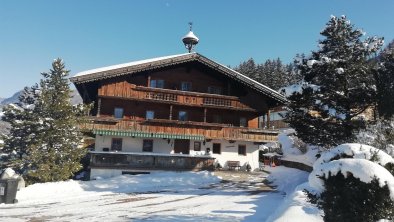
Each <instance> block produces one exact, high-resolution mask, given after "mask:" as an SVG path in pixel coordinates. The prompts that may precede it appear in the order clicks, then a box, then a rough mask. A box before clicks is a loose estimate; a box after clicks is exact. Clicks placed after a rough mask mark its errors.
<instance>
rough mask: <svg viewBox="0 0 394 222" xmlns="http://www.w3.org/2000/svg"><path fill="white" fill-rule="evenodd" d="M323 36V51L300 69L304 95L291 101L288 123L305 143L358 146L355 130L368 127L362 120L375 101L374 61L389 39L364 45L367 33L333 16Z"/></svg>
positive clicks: (375, 40)
mask: <svg viewBox="0 0 394 222" xmlns="http://www.w3.org/2000/svg"><path fill="white" fill-rule="evenodd" d="M321 35H322V36H323V37H324V39H323V40H320V41H319V47H320V49H319V50H318V51H314V52H312V55H311V57H310V58H308V59H306V58H304V59H302V60H301V61H300V62H299V63H298V64H297V65H298V69H299V70H300V74H301V75H302V77H303V81H304V85H303V90H302V92H301V93H295V94H293V95H292V96H290V97H289V100H290V102H291V103H290V105H289V112H288V113H287V114H286V116H285V121H286V122H288V123H289V124H290V127H293V128H294V129H295V130H296V131H297V134H298V136H299V137H300V138H301V139H302V140H303V141H304V142H307V143H310V144H315V145H325V146H332V145H337V144H341V143H344V142H352V141H354V136H353V135H354V131H355V130H358V129H360V128H362V127H363V123H364V122H363V121H362V120H361V118H359V116H360V114H362V113H363V112H364V111H365V110H366V109H367V108H369V107H371V105H373V103H374V98H375V84H374V78H373V75H372V67H371V65H370V64H369V63H368V59H369V58H370V57H371V56H373V55H374V53H375V52H377V51H378V50H379V49H380V47H381V46H382V44H383V40H382V39H381V38H377V37H374V38H366V39H365V40H362V39H361V37H362V36H363V32H362V31H361V30H360V29H356V28H355V27H354V25H352V24H351V23H350V21H348V20H347V19H346V17H345V16H342V17H340V18H338V17H335V16H332V17H331V19H330V20H329V22H328V23H327V25H326V27H325V28H324V30H323V31H322V32H321Z"/></svg>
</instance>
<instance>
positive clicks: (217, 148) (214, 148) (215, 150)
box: [212, 143, 221, 154]
mask: <svg viewBox="0 0 394 222" xmlns="http://www.w3.org/2000/svg"><path fill="white" fill-rule="evenodd" d="M212 153H216V154H221V150H220V143H214V144H213V146H212Z"/></svg>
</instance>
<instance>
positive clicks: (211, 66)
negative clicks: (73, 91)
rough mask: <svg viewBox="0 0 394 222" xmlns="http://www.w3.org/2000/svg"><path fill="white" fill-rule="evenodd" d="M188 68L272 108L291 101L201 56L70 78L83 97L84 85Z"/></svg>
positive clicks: (122, 66)
mask: <svg viewBox="0 0 394 222" xmlns="http://www.w3.org/2000/svg"><path fill="white" fill-rule="evenodd" d="M188 64H194V65H193V66H195V67H200V69H204V70H205V72H206V73H208V74H209V73H215V75H217V74H218V75H219V76H220V75H221V76H222V77H223V78H227V79H231V80H233V81H236V82H238V83H240V84H241V86H243V87H247V88H250V89H252V90H253V91H257V92H259V94H263V95H265V96H267V97H268V98H269V99H270V100H271V102H270V103H271V104H276V105H279V104H283V103H285V102H286V101H287V100H286V99H285V97H283V96H282V95H281V94H279V93H278V92H276V91H275V90H272V89H270V88H269V87H267V86H264V85H263V84H261V83H259V82H257V81H254V80H252V79H250V78H248V77H246V76H244V75H242V74H241V73H238V72H236V71H235V70H232V69H230V68H228V67H226V66H224V65H221V64H219V63H217V62H214V61H212V60H210V59H208V58H206V57H204V56H202V55H200V54H198V53H187V54H180V55H173V56H166V57H160V58H154V59H148V60H141V61H136V62H131V63H125V64H120V65H115V66H109V67H103V68H99V69H94V70H88V71H84V72H81V73H78V74H76V75H75V76H74V77H72V78H70V80H71V81H72V82H73V83H74V84H75V85H76V86H77V89H78V91H79V92H80V93H81V90H80V89H81V86H82V85H83V87H85V85H97V84H94V82H98V81H103V80H106V79H107V80H108V79H115V78H119V77H121V76H122V77H124V76H129V75H138V74H140V75H141V74H144V73H155V71H157V70H166V69H173V68H174V67H179V66H181V67H182V66H183V67H187V66H188ZM201 67H202V68H201ZM218 78H220V77H218ZM241 88H242V87H241ZM93 91H95V90H93Z"/></svg>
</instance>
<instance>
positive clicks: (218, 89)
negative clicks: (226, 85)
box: [208, 86, 222, 94]
mask: <svg viewBox="0 0 394 222" xmlns="http://www.w3.org/2000/svg"><path fill="white" fill-rule="evenodd" d="M208 93H211V94H222V88H221V87H219V86H208Z"/></svg>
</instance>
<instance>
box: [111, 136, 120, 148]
mask: <svg viewBox="0 0 394 222" xmlns="http://www.w3.org/2000/svg"><path fill="white" fill-rule="evenodd" d="M111 150H112V151H122V139H121V138H113V139H112V143H111Z"/></svg>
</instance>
